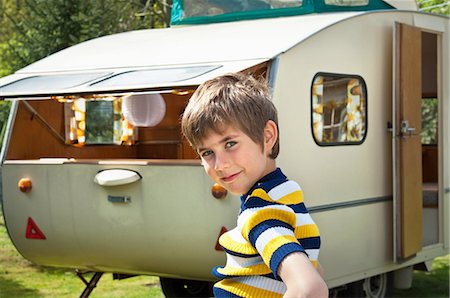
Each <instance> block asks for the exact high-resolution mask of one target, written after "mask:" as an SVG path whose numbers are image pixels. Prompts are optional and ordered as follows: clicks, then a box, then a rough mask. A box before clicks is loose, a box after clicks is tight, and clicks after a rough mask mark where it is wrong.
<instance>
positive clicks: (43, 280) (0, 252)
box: [0, 214, 450, 298]
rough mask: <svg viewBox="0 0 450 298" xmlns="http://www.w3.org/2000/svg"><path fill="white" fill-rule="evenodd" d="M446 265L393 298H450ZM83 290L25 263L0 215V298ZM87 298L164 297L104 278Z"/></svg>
mask: <svg viewBox="0 0 450 298" xmlns="http://www.w3.org/2000/svg"><path fill="white" fill-rule="evenodd" d="M449 262H450V255H447V256H444V257H439V258H436V259H435V260H434V262H433V270H432V271H430V272H419V271H415V272H414V277H413V278H414V279H413V286H412V288H411V289H408V290H395V291H394V297H449ZM90 277H91V275H88V276H86V279H88V280H89V279H90ZM84 287H85V286H84V284H83V282H82V281H81V280H80V279H79V278H78V277H77V276H76V275H75V273H74V271H73V270H67V269H58V268H48V267H42V266H38V265H35V264H33V263H30V262H29V261H27V260H25V259H24V258H23V257H22V256H21V255H20V254H19V253H18V252H17V251H16V249H15V248H14V246H13V245H12V243H11V240H10V239H9V237H8V234H7V232H6V227H5V225H4V222H3V216H2V215H1V214H0V298H6V297H7V298H16V297H17V298H19V297H20V298H35V297H36V298H39V297H62V298H64V297H78V296H79V295H80V294H81V293H82V292H83V290H84ZM90 297H92V298H106V297H108V298H109V297H121V298H122V297H124V298H137V297H153V298H156V297H164V295H163V294H162V292H161V288H160V285H159V279H158V278H157V277H152V276H140V277H133V278H129V279H125V280H120V281H119V280H113V279H112V275H111V274H105V275H104V276H103V277H102V278H101V279H100V281H99V283H98V284H97V287H96V289H95V290H94V291H93V292H92V294H91V296H90Z"/></svg>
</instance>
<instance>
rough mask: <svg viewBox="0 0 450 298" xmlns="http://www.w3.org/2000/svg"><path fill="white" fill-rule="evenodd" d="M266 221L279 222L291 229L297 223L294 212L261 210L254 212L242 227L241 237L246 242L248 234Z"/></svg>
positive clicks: (272, 209)
mask: <svg viewBox="0 0 450 298" xmlns="http://www.w3.org/2000/svg"><path fill="white" fill-rule="evenodd" d="M267 219H271V220H279V221H282V222H285V223H287V224H289V225H290V226H291V227H295V225H296V223H297V218H296V216H295V213H294V212H292V211H291V212H289V211H287V210H281V209H275V208H270V207H269V208H262V209H260V210H258V211H255V212H254V213H253V214H252V215H251V216H250V217H249V218H248V219H247V220H246V221H245V223H244V225H243V226H242V230H241V233H242V236H243V237H244V238H245V239H246V240H247V241H248V234H249V233H250V231H251V230H252V229H253V228H254V227H255V226H257V225H258V224H260V223H261V222H263V221H266V220H267Z"/></svg>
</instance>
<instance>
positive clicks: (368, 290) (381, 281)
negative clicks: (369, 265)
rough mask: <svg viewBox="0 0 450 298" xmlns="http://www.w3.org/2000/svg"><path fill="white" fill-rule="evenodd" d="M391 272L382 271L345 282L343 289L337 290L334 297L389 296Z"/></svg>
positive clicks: (378, 297)
mask: <svg viewBox="0 0 450 298" xmlns="http://www.w3.org/2000/svg"><path fill="white" fill-rule="evenodd" d="M392 288H393V274H392V273H391V272H390V273H383V274H380V275H375V276H371V277H368V278H366V279H363V280H360V281H356V282H353V283H351V284H347V285H346V288H345V290H341V291H338V293H337V295H336V297H367V298H385V297H391V295H392Z"/></svg>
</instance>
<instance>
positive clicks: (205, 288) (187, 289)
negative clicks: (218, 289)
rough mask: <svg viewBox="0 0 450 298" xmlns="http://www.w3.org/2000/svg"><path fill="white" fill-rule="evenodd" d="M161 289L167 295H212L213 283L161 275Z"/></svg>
mask: <svg viewBox="0 0 450 298" xmlns="http://www.w3.org/2000/svg"><path fill="white" fill-rule="evenodd" d="M159 281H160V283H161V289H162V291H163V293H164V296H166V297H212V296H213V293H212V286H213V283H211V282H207V281H200V280H189V279H176V278H166V277H160V278H159Z"/></svg>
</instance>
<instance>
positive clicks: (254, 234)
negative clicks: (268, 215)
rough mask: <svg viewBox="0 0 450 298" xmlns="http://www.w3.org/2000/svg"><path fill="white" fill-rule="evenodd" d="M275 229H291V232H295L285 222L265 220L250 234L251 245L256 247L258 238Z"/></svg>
mask: <svg viewBox="0 0 450 298" xmlns="http://www.w3.org/2000/svg"><path fill="white" fill-rule="evenodd" d="M273 227H284V228H286V229H289V230H291V231H294V229H293V227H292V226H291V225H289V224H287V223H285V222H284V221H281V220H277V219H269V220H265V221H263V222H260V223H259V224H257V225H256V226H254V227H253V229H251V231H250V233H248V240H249V241H250V244H251V245H252V246H253V247H256V245H255V243H256V240H258V237H259V236H260V235H261V234H262V233H263V232H264V231H267V230H268V229H270V228H273Z"/></svg>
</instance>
